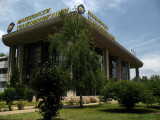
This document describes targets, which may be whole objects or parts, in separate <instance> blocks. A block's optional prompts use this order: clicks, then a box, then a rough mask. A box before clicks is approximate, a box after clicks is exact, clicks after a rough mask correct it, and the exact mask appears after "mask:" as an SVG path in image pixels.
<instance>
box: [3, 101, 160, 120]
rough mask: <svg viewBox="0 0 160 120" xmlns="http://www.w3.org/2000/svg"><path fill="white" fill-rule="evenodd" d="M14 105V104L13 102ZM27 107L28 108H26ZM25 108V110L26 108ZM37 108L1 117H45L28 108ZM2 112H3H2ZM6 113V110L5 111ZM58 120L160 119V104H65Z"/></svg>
mask: <svg viewBox="0 0 160 120" xmlns="http://www.w3.org/2000/svg"><path fill="white" fill-rule="evenodd" d="M35 104H37V103H36V102H32V103H29V102H26V107H27V106H35ZM13 107H14V104H13ZM26 109H27V108H26ZM26 109H24V110H26ZM33 109H34V110H35V112H33V111H32V112H29V113H18V112H20V111H24V110H16V109H15V110H13V111H11V112H14V111H17V113H18V114H10V115H0V119H6V120H8V119H16V120H17V119H22V120H29V119H30V120H32V119H38V120H40V119H43V116H42V115H41V114H39V113H38V109H36V108H30V109H29V108H28V110H33ZM6 112H8V111H6ZM0 113H1V112H0ZM3 113H4V112H3ZM56 119H57V120H159V119H160V105H158V104H154V105H152V106H151V105H150V106H146V105H145V104H142V103H139V104H136V105H135V107H134V108H133V109H132V110H131V111H130V112H129V111H127V110H126V109H125V107H123V106H121V105H120V104H118V103H117V102H111V103H97V104H96V103H88V104H84V107H83V108H80V107H79V106H78V105H69V104H65V105H64V107H63V108H62V109H61V110H60V114H59V116H58V117H56Z"/></svg>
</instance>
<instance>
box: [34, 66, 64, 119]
mask: <svg viewBox="0 0 160 120" xmlns="http://www.w3.org/2000/svg"><path fill="white" fill-rule="evenodd" d="M64 74H65V73H63V72H61V70H60V69H59V68H58V67H57V66H55V65H51V64H48V63H46V64H44V65H43V66H42V67H41V68H40V70H39V72H38V74H37V77H36V79H35V80H34V81H33V85H34V87H35V90H36V91H37V94H38V96H39V98H40V99H41V101H40V103H39V105H38V106H39V112H40V113H41V114H42V115H43V117H44V119H46V120H51V118H52V117H56V116H57V115H58V111H59V110H60V109H61V108H62V102H61V100H63V94H64V92H65V88H66V81H65V80H66V78H65V77H64V76H63V75H64Z"/></svg>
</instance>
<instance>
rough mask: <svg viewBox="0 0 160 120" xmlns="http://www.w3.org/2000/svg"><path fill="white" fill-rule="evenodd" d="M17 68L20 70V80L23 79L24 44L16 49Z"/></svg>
mask: <svg viewBox="0 0 160 120" xmlns="http://www.w3.org/2000/svg"><path fill="white" fill-rule="evenodd" d="M17 52H18V54H17V59H18V61H17V62H18V63H17V64H18V68H19V72H20V81H22V80H23V58H24V45H19V46H18V50H17Z"/></svg>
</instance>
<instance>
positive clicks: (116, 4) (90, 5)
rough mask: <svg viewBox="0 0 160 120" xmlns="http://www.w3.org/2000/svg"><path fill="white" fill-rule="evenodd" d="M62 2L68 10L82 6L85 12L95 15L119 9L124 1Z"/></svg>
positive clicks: (86, 0)
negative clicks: (105, 10) (88, 11)
mask: <svg viewBox="0 0 160 120" xmlns="http://www.w3.org/2000/svg"><path fill="white" fill-rule="evenodd" d="M63 2H64V4H65V5H66V6H69V7H70V8H74V6H78V5H79V4H83V5H84V6H85V8H86V10H90V11H92V12H95V13H96V12H103V11H104V9H121V7H120V6H121V4H123V3H125V2H126V0H67V1H66V0H63ZM102 8H103V9H102Z"/></svg>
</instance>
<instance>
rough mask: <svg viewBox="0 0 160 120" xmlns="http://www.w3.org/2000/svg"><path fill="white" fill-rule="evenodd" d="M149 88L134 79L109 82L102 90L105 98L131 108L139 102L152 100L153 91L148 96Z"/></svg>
mask: <svg viewBox="0 0 160 120" xmlns="http://www.w3.org/2000/svg"><path fill="white" fill-rule="evenodd" d="M147 92H148V90H147V89H146V88H145V87H144V86H143V85H141V84H139V83H137V82H134V81H127V80H125V81H117V82H112V83H108V84H107V85H106V86H105V89H104V90H103V92H102V95H103V96H104V99H105V100H107V99H114V100H118V102H119V103H120V104H122V105H124V106H125V107H126V109H128V110H130V109H131V108H132V107H134V105H135V104H136V103H138V102H150V101H151V99H149V98H150V97H152V93H151V92H150V94H148V96H146V94H147Z"/></svg>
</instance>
